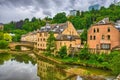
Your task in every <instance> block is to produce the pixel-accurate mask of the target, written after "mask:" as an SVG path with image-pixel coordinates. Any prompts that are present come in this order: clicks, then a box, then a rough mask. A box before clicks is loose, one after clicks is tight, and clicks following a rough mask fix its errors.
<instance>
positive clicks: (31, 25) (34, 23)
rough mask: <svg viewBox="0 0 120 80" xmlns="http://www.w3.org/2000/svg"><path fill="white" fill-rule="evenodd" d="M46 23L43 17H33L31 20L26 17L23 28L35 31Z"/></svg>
mask: <svg viewBox="0 0 120 80" xmlns="http://www.w3.org/2000/svg"><path fill="white" fill-rule="evenodd" d="M45 24H46V23H45V22H44V21H43V20H41V19H36V18H35V17H33V18H32V20H31V21H29V19H25V21H24V24H23V26H22V29H24V30H26V31H28V32H29V31H33V30H37V29H39V28H40V27H41V26H44V25H45Z"/></svg>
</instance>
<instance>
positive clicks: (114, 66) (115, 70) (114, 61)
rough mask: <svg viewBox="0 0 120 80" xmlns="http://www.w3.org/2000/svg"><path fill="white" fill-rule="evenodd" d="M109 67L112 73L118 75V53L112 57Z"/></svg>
mask: <svg viewBox="0 0 120 80" xmlns="http://www.w3.org/2000/svg"><path fill="white" fill-rule="evenodd" d="M110 68H111V70H112V71H113V74H116V75H118V74H119V73H120V54H119V55H116V56H114V57H113V59H112V60H111V66H110Z"/></svg>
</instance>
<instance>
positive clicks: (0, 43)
mask: <svg viewBox="0 0 120 80" xmlns="http://www.w3.org/2000/svg"><path fill="white" fill-rule="evenodd" d="M7 47H8V42H7V41H5V40H0V49H6V48H7Z"/></svg>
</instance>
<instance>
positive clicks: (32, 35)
mask: <svg viewBox="0 0 120 80" xmlns="http://www.w3.org/2000/svg"><path fill="white" fill-rule="evenodd" d="M21 41H22V42H31V43H34V47H35V48H36V47H37V45H36V44H37V31H33V32H29V33H27V34H25V35H22V36H21Z"/></svg>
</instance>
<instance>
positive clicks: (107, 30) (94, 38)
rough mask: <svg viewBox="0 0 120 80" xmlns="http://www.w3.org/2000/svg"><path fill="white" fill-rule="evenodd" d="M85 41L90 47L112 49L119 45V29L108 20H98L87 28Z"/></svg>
mask: <svg viewBox="0 0 120 80" xmlns="http://www.w3.org/2000/svg"><path fill="white" fill-rule="evenodd" d="M102 21H103V20H102ZM87 43H88V46H89V48H90V49H96V50H112V49H114V48H115V47H117V46H120V30H119V28H117V27H116V25H115V24H114V23H111V22H109V21H108V22H105V21H103V23H102V22H101V23H100V22H99V23H98V24H95V25H92V26H91V27H90V28H89V29H88V36H87Z"/></svg>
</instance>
